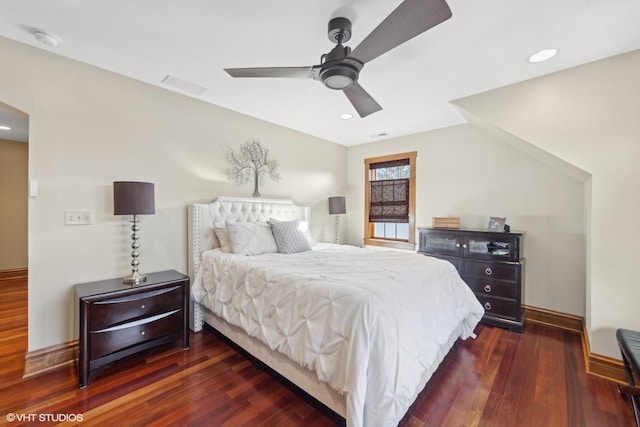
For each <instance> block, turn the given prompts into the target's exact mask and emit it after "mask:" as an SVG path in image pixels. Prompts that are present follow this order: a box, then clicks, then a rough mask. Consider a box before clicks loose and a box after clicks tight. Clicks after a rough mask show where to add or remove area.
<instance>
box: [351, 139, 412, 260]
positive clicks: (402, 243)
mask: <svg viewBox="0 0 640 427" xmlns="http://www.w3.org/2000/svg"><path fill="white" fill-rule="evenodd" d="M417 156H418V152H417V151H410V152H407V153H399V154H391V155H387V156H380V157H371V158H368V159H364V239H363V241H364V244H365V245H370V246H382V247H386V248H394V249H405V250H412V251H414V250H415V249H416V227H415V216H416V215H415V210H416V157H417ZM401 159H409V238H408V239H407V240H404V239H388V238H383V237H374V226H375V223H374V222H369V210H370V208H371V184H370V181H369V176H370V165H371V164H372V163H382V162H389V161H392V160H401Z"/></svg>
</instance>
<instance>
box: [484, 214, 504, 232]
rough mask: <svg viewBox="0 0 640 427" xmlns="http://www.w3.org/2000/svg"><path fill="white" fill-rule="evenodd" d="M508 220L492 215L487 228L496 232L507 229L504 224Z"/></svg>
mask: <svg viewBox="0 0 640 427" xmlns="http://www.w3.org/2000/svg"><path fill="white" fill-rule="evenodd" d="M506 222H507V218H504V217H499V216H492V217H490V218H489V226H488V227H487V230H489V231H495V232H500V231H505V229H504V225H505V224H506Z"/></svg>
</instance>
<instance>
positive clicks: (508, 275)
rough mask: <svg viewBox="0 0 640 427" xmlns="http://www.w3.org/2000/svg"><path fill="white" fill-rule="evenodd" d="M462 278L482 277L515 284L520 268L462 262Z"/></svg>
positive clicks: (478, 262)
mask: <svg viewBox="0 0 640 427" xmlns="http://www.w3.org/2000/svg"><path fill="white" fill-rule="evenodd" d="M462 275H463V276H465V277H466V276H473V277H484V278H491V279H498V280H507V281H510V282H517V281H518V280H519V277H520V266H519V265H517V264H516V265H509V264H498V263H492V262H483V261H469V260H464V263H463V266H462Z"/></svg>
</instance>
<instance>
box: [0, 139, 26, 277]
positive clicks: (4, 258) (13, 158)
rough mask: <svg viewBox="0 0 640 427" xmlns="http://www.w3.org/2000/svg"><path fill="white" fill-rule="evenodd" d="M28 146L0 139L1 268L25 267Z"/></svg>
mask: <svg viewBox="0 0 640 427" xmlns="http://www.w3.org/2000/svg"><path fill="white" fill-rule="evenodd" d="M28 156H29V146H28V145H27V144H25V143H24V142H16V141H4V140H0V271H2V270H14V269H22V268H27V206H28V203H27V198H28V195H27V176H28Z"/></svg>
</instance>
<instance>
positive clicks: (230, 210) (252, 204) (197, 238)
mask: <svg viewBox="0 0 640 427" xmlns="http://www.w3.org/2000/svg"><path fill="white" fill-rule="evenodd" d="M270 218H277V219H285V220H287V219H296V218H297V219H299V220H300V221H309V208H308V207H302V206H296V205H294V204H293V202H292V201H291V200H279V199H258V198H246V199H245V198H240V197H218V198H216V199H214V200H213V201H212V202H210V203H194V204H193V205H191V206H190V207H189V254H188V260H189V261H188V262H189V276H190V277H191V280H193V278H194V277H195V272H196V271H197V270H198V264H199V262H200V255H201V254H202V252H204V251H206V250H208V249H213V248H214V247H216V246H218V240H217V239H216V237H215V235H214V233H213V227H214V224H224V222H225V221H226V220H230V221H236V222H266V221H268V220H269V219H270Z"/></svg>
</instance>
